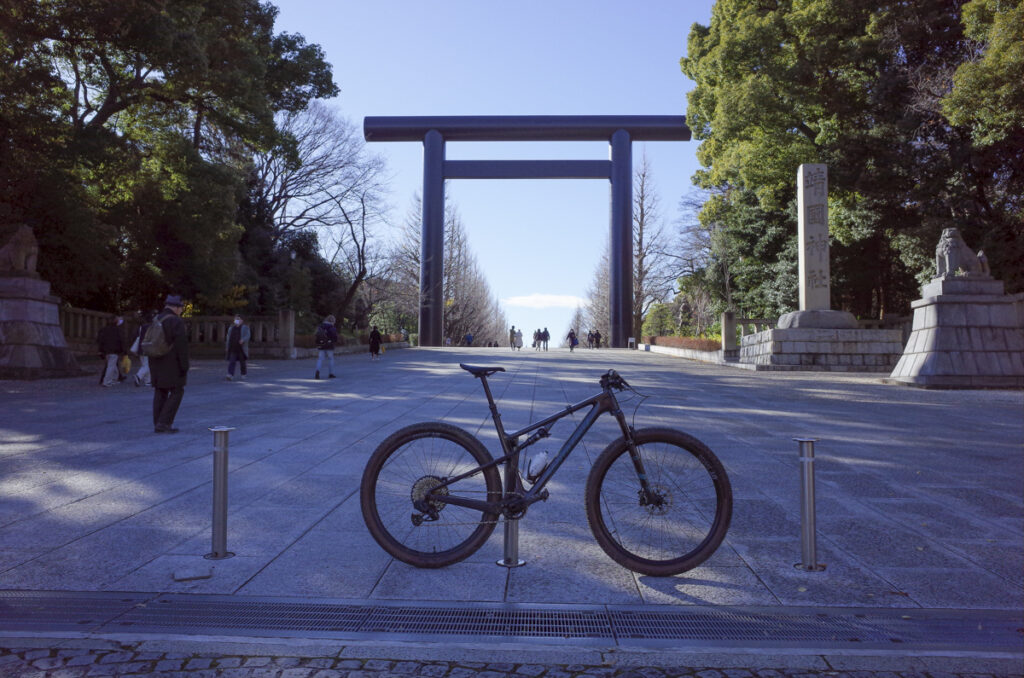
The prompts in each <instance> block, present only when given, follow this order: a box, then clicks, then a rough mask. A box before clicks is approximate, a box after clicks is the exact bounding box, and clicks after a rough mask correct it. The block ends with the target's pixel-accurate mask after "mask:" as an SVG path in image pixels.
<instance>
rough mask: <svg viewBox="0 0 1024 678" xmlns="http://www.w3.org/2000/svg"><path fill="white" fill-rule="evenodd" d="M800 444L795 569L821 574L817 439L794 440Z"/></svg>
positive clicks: (822, 568) (823, 567)
mask: <svg viewBox="0 0 1024 678" xmlns="http://www.w3.org/2000/svg"><path fill="white" fill-rule="evenodd" d="M793 440H795V441H797V442H798V443H800V555H801V562H799V563H796V565H794V567H796V568H797V569H799V570H804V571H806V572H821V571H822V570H824V569H825V566H824V565H823V564H821V563H819V562H818V543H817V541H818V535H817V528H816V526H815V509H814V443H815V441H816V440H817V438H793Z"/></svg>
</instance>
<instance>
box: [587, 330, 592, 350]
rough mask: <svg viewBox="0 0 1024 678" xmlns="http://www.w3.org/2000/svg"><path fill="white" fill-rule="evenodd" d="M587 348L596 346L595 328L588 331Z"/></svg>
mask: <svg viewBox="0 0 1024 678" xmlns="http://www.w3.org/2000/svg"><path fill="white" fill-rule="evenodd" d="M587 348H594V330H590V331H589V332H587Z"/></svg>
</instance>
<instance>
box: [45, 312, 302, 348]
mask: <svg viewBox="0 0 1024 678" xmlns="http://www.w3.org/2000/svg"><path fill="white" fill-rule="evenodd" d="M113 315H114V314H113V313H104V312H101V311H89V310H87V309H83V308H72V307H70V306H64V307H62V308H61V309H60V326H61V329H62V330H63V332H64V338H65V340H66V341H67V343H68V348H70V349H71V351H72V352H73V353H75V354H78V355H94V354H95V353H96V335H97V334H99V331H100V328H101V327H103V326H104V325H106V324H107V322H109V320H110V318H111V317H113ZM234 319H235V317H234V316H231V315H222V316H202V315H201V316H192V317H190V318H185V319H184V320H185V325H186V326H187V327H188V331H189V350H190V353H192V354H194V355H197V356H212V355H223V353H224V337H225V335H226V334H227V331H228V329H230V327H231V323H232V322H233V321H234ZM245 322H246V324H247V325H248V326H249V331H250V332H252V338H251V339H250V340H249V353H250V355H251V356H252V357H256V358H294V357H295V312H294V311H281V312H280V313H278V314H277V315H265V316H251V317H247V318H246V320H245ZM138 327H139V321H138V319H137V318H132V317H130V316H126V317H125V323H124V325H123V329H122V331H123V333H124V335H123V336H124V337H125V342H126V347H127V345H130V344H131V342H132V341H133V340H134V337H135V334H136V332H137V331H138Z"/></svg>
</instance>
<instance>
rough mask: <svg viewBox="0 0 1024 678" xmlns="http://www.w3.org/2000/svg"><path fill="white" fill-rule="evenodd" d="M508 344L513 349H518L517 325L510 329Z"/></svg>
mask: <svg viewBox="0 0 1024 678" xmlns="http://www.w3.org/2000/svg"><path fill="white" fill-rule="evenodd" d="M508 345H509V346H510V347H511V348H512V350H513V351H514V350H516V326H515V325H513V326H512V329H510V330H509V331H508Z"/></svg>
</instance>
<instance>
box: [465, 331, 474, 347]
mask: <svg viewBox="0 0 1024 678" xmlns="http://www.w3.org/2000/svg"><path fill="white" fill-rule="evenodd" d="M463 339H465V341H466V346H472V345H473V333H472V332H466V336H465V337H463Z"/></svg>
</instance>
